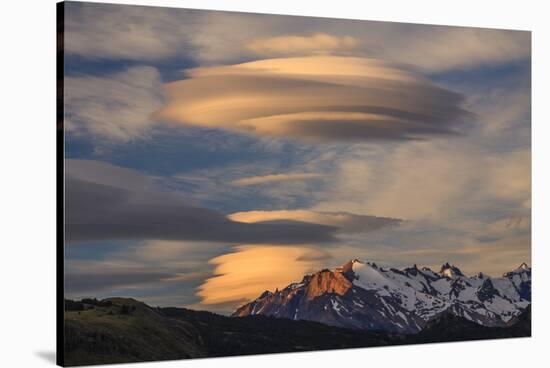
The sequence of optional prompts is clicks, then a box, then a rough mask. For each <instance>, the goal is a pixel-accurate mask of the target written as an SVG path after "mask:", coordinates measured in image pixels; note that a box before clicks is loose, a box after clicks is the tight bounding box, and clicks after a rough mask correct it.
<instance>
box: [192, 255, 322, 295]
mask: <svg viewBox="0 0 550 368" xmlns="http://www.w3.org/2000/svg"><path fill="white" fill-rule="evenodd" d="M327 257H330V255H329V254H328V253H325V252H323V251H318V250H315V249H313V248H311V247H309V246H291V247H288V246H270V245H245V246H239V247H236V248H235V252H233V253H228V254H224V255H222V256H219V257H216V258H214V259H212V260H211V261H210V263H212V264H214V265H216V268H215V271H214V273H215V275H216V276H214V277H211V278H209V279H207V280H206V281H205V282H204V283H203V284H202V285H201V286H200V287H199V289H198V292H197V295H198V296H200V297H201V298H202V304H221V303H230V302H242V301H243V300H247V301H248V300H252V299H254V298H257V297H258V296H259V295H260V294H261V293H262V292H263V291H264V290H272V291H273V290H275V288H279V289H281V288H284V287H285V286H287V285H288V284H290V283H291V282H297V281H299V280H301V279H302V277H303V276H304V274H306V273H308V272H312V271H315V270H317V269H319V268H320V267H322V264H323V261H322V259H323V258H327Z"/></svg>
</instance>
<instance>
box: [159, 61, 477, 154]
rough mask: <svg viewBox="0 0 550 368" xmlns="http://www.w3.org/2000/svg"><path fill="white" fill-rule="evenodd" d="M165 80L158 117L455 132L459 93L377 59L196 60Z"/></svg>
mask: <svg viewBox="0 0 550 368" xmlns="http://www.w3.org/2000/svg"><path fill="white" fill-rule="evenodd" d="M187 76H188V79H185V80H181V81H176V82H172V83H169V84H168V85H167V86H166V94H167V100H168V102H167V104H166V105H165V106H164V107H163V108H162V109H161V110H160V111H159V112H158V117H159V118H161V119H163V120H167V121H171V122H176V123H182V124H187V125H194V126H201V127H208V128H220V129H225V130H229V131H235V132H242V133H246V134H251V135H257V136H266V137H283V138H293V139H297V140H301V141H305V142H313V143H315V142H330V141H342V140H345V141H350V140H407V139H421V138H425V137H427V136H431V135H437V134H454V133H456V132H457V128H458V126H459V125H460V124H461V123H462V122H463V121H464V117H465V116H466V115H467V112H466V111H465V110H464V109H463V108H462V107H461V104H462V101H463V97H462V95H460V94H457V93H455V92H452V91H449V90H446V89H443V88H441V87H438V86H435V85H434V84H432V83H431V82H429V81H428V80H426V79H424V78H422V77H421V76H419V75H416V74H414V73H412V72H410V71H406V70H401V69H399V68H398V67H396V66H393V65H391V64H387V63H385V62H383V61H381V60H378V59H368V58H358V57H345V56H312V57H293V58H277V59H266V60H260V61H254V62H248V63H243V64H236V65H229V66H215V67H199V68H195V69H190V70H189V71H188V72H187Z"/></svg>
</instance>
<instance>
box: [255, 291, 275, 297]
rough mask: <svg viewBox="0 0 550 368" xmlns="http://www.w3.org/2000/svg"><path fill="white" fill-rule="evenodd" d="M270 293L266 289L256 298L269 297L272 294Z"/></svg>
mask: <svg viewBox="0 0 550 368" xmlns="http://www.w3.org/2000/svg"><path fill="white" fill-rule="evenodd" d="M272 295H273V293H272V292H271V291H269V290H266V291H264V292H263V293H262V295H260V296H259V298H258V299H263V298H266V297H269V296H272Z"/></svg>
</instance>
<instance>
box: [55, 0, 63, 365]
mask: <svg viewBox="0 0 550 368" xmlns="http://www.w3.org/2000/svg"><path fill="white" fill-rule="evenodd" d="M64 37H65V2H58V3H56V44H57V46H56V47H57V50H56V88H57V92H56V105H57V106H56V222H57V223H56V364H57V365H59V366H65V332H64V326H65V324H64V314H63V311H64V298H65V295H64V294H65V292H64V291H65V282H64V268H65V252H64V248H65V244H64V238H65V236H64V233H65V231H64V230H65V229H64V228H65V227H64V223H65V211H64V207H65V197H64V175H65V170H64V164H63V158H64V130H63V126H64V119H63V118H64V113H65V111H64V70H65V60H64V59H65V53H64Z"/></svg>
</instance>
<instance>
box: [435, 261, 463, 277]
mask: <svg viewBox="0 0 550 368" xmlns="http://www.w3.org/2000/svg"><path fill="white" fill-rule="evenodd" d="M439 274H440V275H441V276H445V277H448V278H450V279H453V278H455V277H458V276H464V274H463V273H462V271H460V269H459V268H458V267H455V266H453V265H452V264H449V262H447V263H445V264H444V265H442V266H441V270H439Z"/></svg>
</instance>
